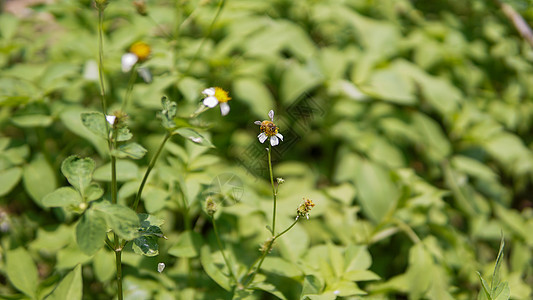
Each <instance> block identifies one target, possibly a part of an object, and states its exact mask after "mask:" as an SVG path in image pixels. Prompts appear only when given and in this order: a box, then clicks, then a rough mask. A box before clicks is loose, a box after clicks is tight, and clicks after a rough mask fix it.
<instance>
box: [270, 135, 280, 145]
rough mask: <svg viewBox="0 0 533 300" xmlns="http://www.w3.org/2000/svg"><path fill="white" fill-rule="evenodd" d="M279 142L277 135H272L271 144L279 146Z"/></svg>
mask: <svg viewBox="0 0 533 300" xmlns="http://www.w3.org/2000/svg"><path fill="white" fill-rule="evenodd" d="M278 144H279V139H278V137H277V136H271V137H270V145H272V147H274V146H277V145H278Z"/></svg>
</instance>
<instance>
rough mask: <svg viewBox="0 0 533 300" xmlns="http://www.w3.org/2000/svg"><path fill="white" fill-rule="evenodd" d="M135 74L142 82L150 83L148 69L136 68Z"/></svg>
mask: <svg viewBox="0 0 533 300" xmlns="http://www.w3.org/2000/svg"><path fill="white" fill-rule="evenodd" d="M137 73H138V74H139V76H141V78H142V79H143V80H144V82H146V83H150V82H152V73H151V72H150V70H148V68H138V69H137Z"/></svg>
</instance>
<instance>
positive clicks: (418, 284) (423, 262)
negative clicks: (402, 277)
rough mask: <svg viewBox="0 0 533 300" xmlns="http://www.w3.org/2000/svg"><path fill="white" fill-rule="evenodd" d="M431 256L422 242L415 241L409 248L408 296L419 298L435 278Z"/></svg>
mask: <svg viewBox="0 0 533 300" xmlns="http://www.w3.org/2000/svg"><path fill="white" fill-rule="evenodd" d="M434 267H435V266H434V261H433V257H431V255H430V253H428V251H427V250H426V248H425V247H424V244H423V243H417V244H415V245H414V246H413V247H411V249H410V250H409V267H408V269H407V272H406V275H407V281H408V291H409V296H410V297H409V298H411V299H420V298H422V297H423V296H424V295H425V293H426V292H427V291H428V289H429V287H430V286H431V284H432V282H433V281H434V280H439V279H438V278H435V276H434V273H433V269H434Z"/></svg>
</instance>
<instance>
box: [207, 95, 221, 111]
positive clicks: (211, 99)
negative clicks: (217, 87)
mask: <svg viewBox="0 0 533 300" xmlns="http://www.w3.org/2000/svg"><path fill="white" fill-rule="evenodd" d="M217 104H218V100H217V98H215V97H213V96H209V97H207V98H205V99H204V105H205V106H207V107H209V108H213V107H215V106H217Z"/></svg>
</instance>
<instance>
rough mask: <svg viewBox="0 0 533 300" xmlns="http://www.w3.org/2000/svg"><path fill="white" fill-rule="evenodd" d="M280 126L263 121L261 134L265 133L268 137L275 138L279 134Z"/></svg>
mask: <svg viewBox="0 0 533 300" xmlns="http://www.w3.org/2000/svg"><path fill="white" fill-rule="evenodd" d="M278 129H279V128H278V126H276V124H274V123H272V122H271V121H263V122H261V127H260V128H259V130H261V132H264V133H265V134H266V135H267V136H274V135H276V134H277V133H278Z"/></svg>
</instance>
